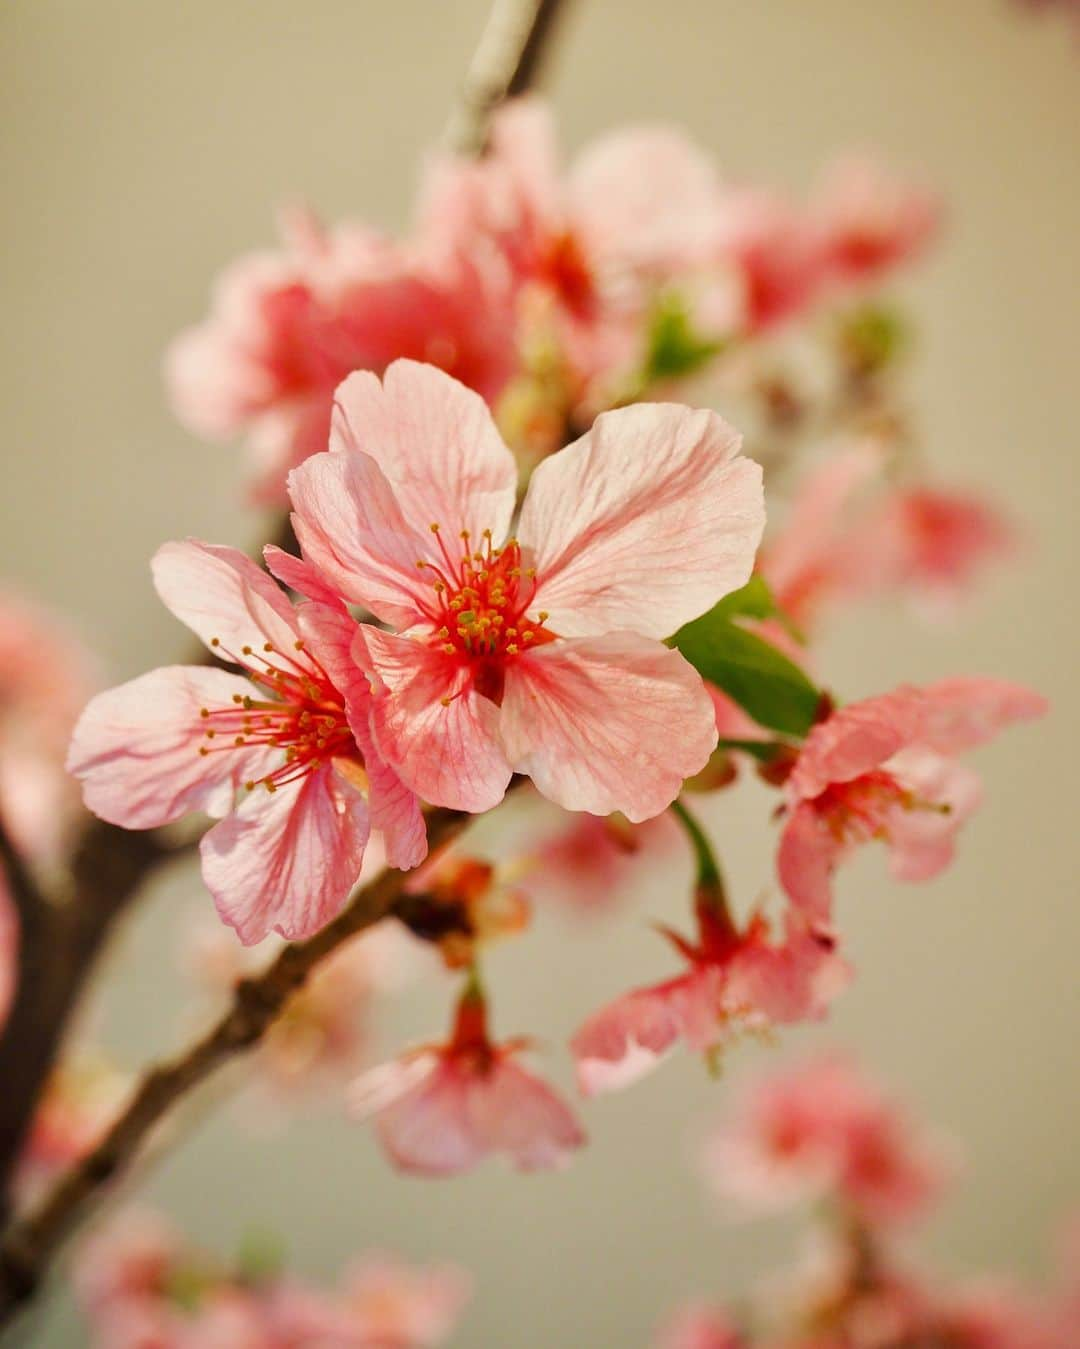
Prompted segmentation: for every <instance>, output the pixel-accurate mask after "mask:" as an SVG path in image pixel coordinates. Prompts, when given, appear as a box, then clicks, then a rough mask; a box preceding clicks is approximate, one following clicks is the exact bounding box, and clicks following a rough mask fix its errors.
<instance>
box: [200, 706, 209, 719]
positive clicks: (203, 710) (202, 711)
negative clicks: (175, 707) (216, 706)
mask: <svg viewBox="0 0 1080 1349" xmlns="http://www.w3.org/2000/svg"><path fill="white" fill-rule="evenodd" d="M209 715H210V709H209V708H208V707H200V708H199V716H200V717H208V716H209Z"/></svg>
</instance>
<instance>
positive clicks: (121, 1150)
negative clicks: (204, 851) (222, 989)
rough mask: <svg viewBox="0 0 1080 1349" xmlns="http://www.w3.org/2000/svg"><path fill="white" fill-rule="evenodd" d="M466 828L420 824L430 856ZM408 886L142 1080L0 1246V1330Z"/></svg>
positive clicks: (442, 822) (432, 819)
mask: <svg viewBox="0 0 1080 1349" xmlns="http://www.w3.org/2000/svg"><path fill="white" fill-rule="evenodd" d="M470 819H471V816H469V815H465V814H463V813H461V812H458V811H451V810H435V811H432V812H431V813H430V814H429V815H428V820H427V826H428V839H429V842H430V845H431V848H432V850H435V849H437V848H439V847H441V846H442V845H443V844H446V843H449V842H450V841H451V840H452V839H454V838H456V837H457V835H458V834H460V833H461V831H462V830H463V829H464V828H465V826H466V824H468V822H469V820H470ZM406 881H407V876H406V874H405V873H404V872H401V871H389V870H388V871H384V872H382V873H381V874H380V875H379V876H377V877H376V878H375V880H373V881H371V882H369V883H368V884H367V885H364V886H362V887H361V888H360V889H359V890H357V892H356V893H355V894H354V896H353V898H352V899H351V901H350V902H349V904H348V906H347V907H346V908H345V909H344V910H343V911H342V912H341V913H340V914H339V915H338V917H337V918H335V919H334V921H333V922H331V923H329V924H328V925H327V926H326V927H324V928H322V930H321V931H319V932H317V933H316V934H315V935H314V936H313V937H309V938H308V940H307V941H303V942H294V943H292V944H291V945H289V946H286V947H285V948H284V950H283V951H281V953H280V954H279V955H278V956H277V957H276V959H275V960H273V961H272V962H271V964H270V965H269V966H268V967H267V968H266V969H265V970H264V971H263V973H262V974H260V975H256V976H254V977H252V978H247V979H241V980H240V981H239V982H238V983H237V985H236V989H235V993H234V996H233V1003H232V1006H231V1007H230V1009H229V1011H228V1012H227V1013H226V1014H225V1015H224V1016H223V1017H222V1018H221V1020H220V1021H218V1023H217V1024H216V1025H215V1026H213V1027H212V1029H211V1030H209V1031H208V1032H207V1033H206V1034H205V1035H203V1036H202V1038H201V1039H199V1040H197V1041H196V1042H195V1043H194V1044H193V1045H191V1046H190V1048H188V1049H186V1050H184V1051H183V1052H182V1053H180V1054H179V1055H177V1056H176V1057H175V1058H172V1059H169V1060H167V1061H165V1062H163V1063H159V1064H157V1065H156V1066H155V1067H153V1068H151V1069H149V1071H147V1072H146V1073H145V1074H144V1076H143V1078H142V1080H141V1082H140V1083H139V1085H138V1087H137V1088H136V1089H135V1092H134V1094H133V1096H132V1097H131V1100H130V1102H129V1103H128V1105H127V1107H126V1108H125V1109H124V1111H123V1112H122V1113H121V1115H120V1116H119V1118H118V1119H117V1120H116V1122H115V1123H114V1124H113V1126H112V1128H111V1129H109V1131H108V1133H107V1134H106V1135H105V1137H104V1138H103V1139H102V1140H101V1142H100V1143H99V1144H98V1145H97V1147H95V1148H94V1149H93V1151H92V1152H90V1153H89V1154H88V1155H87V1156H86V1157H85V1158H84V1159H83V1160H82V1161H81V1162H79V1163H77V1164H76V1165H75V1166H74V1167H73V1168H72V1169H71V1170H70V1171H69V1172H68V1173H67V1174H66V1175H64V1176H63V1177H62V1178H61V1179H60V1180H59V1181H58V1182H57V1184H56V1185H55V1187H54V1188H53V1189H52V1191H51V1192H50V1193H49V1194H48V1195H47V1196H46V1198H45V1199H44V1201H43V1202H42V1203H41V1204H40V1205H39V1206H38V1207H37V1208H35V1209H34V1210H33V1211H31V1212H30V1213H29V1214H27V1215H26V1216H25V1217H23V1218H21V1219H18V1220H16V1221H15V1222H14V1223H13V1224H12V1225H11V1226H10V1227H9V1228H8V1230H7V1232H6V1233H5V1234H4V1236H3V1238H2V1239H0V1327H3V1326H4V1325H6V1324H7V1323H8V1322H9V1321H10V1320H11V1318H12V1317H13V1316H14V1314H15V1312H16V1311H17V1309H18V1307H19V1306H20V1304H21V1303H23V1302H24V1301H26V1299H28V1298H29V1297H30V1296H31V1295H32V1293H33V1291H34V1289H35V1288H36V1287H37V1285H38V1283H39V1282H40V1280H41V1277H42V1275H43V1274H44V1272H45V1271H46V1269H47V1268H48V1265H49V1261H50V1260H51V1258H52V1257H53V1255H54V1254H55V1253H56V1251H57V1249H58V1248H59V1246H60V1244H61V1243H62V1241H63V1240H64V1238H65V1236H66V1235H67V1234H68V1232H69V1231H70V1230H71V1229H72V1228H73V1227H74V1226H75V1225H76V1223H77V1222H78V1221H79V1219H80V1218H82V1217H84V1216H85V1215H86V1213H87V1212H88V1211H89V1210H90V1209H91V1208H92V1207H93V1205H94V1203H95V1201H96V1200H99V1199H100V1198H101V1196H102V1193H103V1191H104V1189H105V1186H106V1183H107V1182H108V1181H109V1180H110V1179H111V1178H112V1177H114V1176H115V1175H117V1174H118V1173H119V1172H122V1171H125V1170H126V1169H127V1168H128V1167H129V1166H130V1165H131V1164H132V1163H133V1162H134V1160H135V1159H136V1157H137V1156H138V1154H139V1152H140V1149H141V1147H142V1145H143V1143H144V1142H145V1141H146V1139H147V1136H148V1135H149V1134H150V1133H151V1132H152V1130H153V1129H154V1128H155V1126H156V1125H157V1124H158V1123H159V1122H160V1121H161V1120H162V1119H163V1118H164V1117H165V1115H167V1114H168V1113H169V1112H170V1111H171V1110H172V1109H173V1108H174V1107H175V1106H177V1105H178V1104H179V1103H180V1102H181V1101H182V1100H183V1099H184V1098H185V1097H186V1096H187V1095H188V1094H189V1093H190V1092H192V1091H193V1090H194V1089H195V1088H196V1087H198V1086H200V1085H201V1084H202V1083H203V1082H205V1081H206V1080H207V1079H208V1078H209V1077H211V1076H212V1075H213V1074H214V1073H216V1072H217V1071H218V1070H219V1069H220V1068H222V1067H224V1065H225V1064H226V1063H228V1062H229V1061H230V1060H232V1059H234V1058H236V1057H237V1056H238V1055H241V1054H244V1053H246V1052H247V1051H248V1050H250V1049H251V1048H252V1047H253V1046H254V1045H256V1044H258V1042H259V1040H260V1039H261V1038H262V1037H263V1035H264V1034H265V1033H266V1031H267V1029H268V1028H269V1027H270V1025H271V1024H272V1023H273V1021H274V1019H275V1018H276V1017H277V1015H278V1013H279V1012H280V1011H281V1010H282V1008H283V1007H284V1006H285V1003H286V1002H287V1001H288V1000H289V998H290V997H291V996H292V995H293V993H295V992H296V990H297V989H298V988H299V987H300V986H301V985H302V984H303V983H304V981H305V980H306V979H307V978H308V976H309V975H310V974H311V972H312V971H313V970H314V969H315V968H316V967H317V966H318V965H319V964H320V962H321V961H323V960H325V959H326V957H327V956H329V955H330V954H331V952H333V951H335V950H336V949H337V948H338V947H339V946H340V945H341V944H342V943H343V942H345V941H347V940H348V939H349V938H350V937H353V936H355V935H356V934H357V933H358V932H362V931H363V930H364V929H365V928H368V927H371V926H372V925H373V924H374V923H377V922H378V921H379V919H380V918H384V917H385V916H386V915H387V914H388V913H389V912H390V910H391V909H392V907H393V905H394V902H395V900H396V899H397V898H398V896H399V895H400V894H401V892H402V889H403V887H404V886H405V884H406Z"/></svg>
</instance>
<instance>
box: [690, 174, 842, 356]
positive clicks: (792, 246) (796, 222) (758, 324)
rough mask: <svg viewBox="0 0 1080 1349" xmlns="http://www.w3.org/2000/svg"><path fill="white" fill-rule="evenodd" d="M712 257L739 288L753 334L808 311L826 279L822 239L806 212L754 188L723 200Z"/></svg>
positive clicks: (731, 192)
mask: <svg viewBox="0 0 1080 1349" xmlns="http://www.w3.org/2000/svg"><path fill="white" fill-rule="evenodd" d="M716 253H717V259H718V261H720V262H722V263H724V264H726V265H727V266H730V267H732V268H734V270H735V274H736V275H737V276H738V278H739V280H740V282H741V285H742V290H743V311H744V322H745V324H746V327H747V328H748V330H749V331H750V332H751V333H760V332H764V331H766V330H768V329H771V328H773V327H775V326H776V325H777V324H779V323H781V322H783V321H784V320H787V319H792V318H795V317H797V316H798V315H799V314H800V313H801V312H803V311H805V310H806V309H807V308H809V307H810V306H811V305H812V304H814V303H815V302H816V301H817V299H818V296H819V294H820V290H821V286H822V284H823V282H824V279H825V275H826V267H825V257H824V252H823V249H822V244H821V239H820V236H819V235H818V233H817V231H816V230H815V229H814V228H813V227H812V225H811V223H810V222H809V221H808V220H807V217H806V214H805V212H804V211H802V210H801V209H800V208H799V207H797V206H796V205H794V204H793V203H791V202H789V201H788V200H787V199H786V198H784V197H781V196H778V195H776V194H774V193H770V192H764V191H761V190H760V189H758V188H750V187H740V188H732V189H730V190H729V191H728V192H726V193H725V194H724V197H723V200H722V206H721V214H720V227H719V230H718V233H717V244H716Z"/></svg>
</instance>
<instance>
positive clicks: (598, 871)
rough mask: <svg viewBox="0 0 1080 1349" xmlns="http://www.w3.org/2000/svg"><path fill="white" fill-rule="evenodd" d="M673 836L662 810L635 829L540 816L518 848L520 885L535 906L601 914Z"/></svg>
mask: <svg viewBox="0 0 1080 1349" xmlns="http://www.w3.org/2000/svg"><path fill="white" fill-rule="evenodd" d="M706 687H708V686H706ZM710 691H711V690H710ZM678 836H679V834H678V829H677V827H676V825H675V824H674V822H673V821H672V819H671V818H670V816H669V815H668V813H667V812H666V811H665V812H664V813H663V814H662V815H657V816H655V817H654V818H653V819H651V820H645V821H644V822H643V823H641V824H631V823H630V821H629V820H627V819H625V818H624V817H623V816H621V815H608V816H605V817H601V816H597V815H573V816H570V817H569V818H568V817H567V816H565V815H560V818H559V820H558V821H557V822H556V823H554V824H552V823H551V822H550V821H549V820H547V817H546V816H544V817H542V820H541V822H539V823H538V824H537V825H536V826H535V827H534V828H533V829H530V831H529V835H528V839H527V841H526V842H525V843H524V844H523V845H522V847H523V852H524V861H523V871H524V874H523V877H522V886H523V888H524V889H525V890H526V891H527V892H528V893H529V894H530V895H531V896H532V897H533V898H534V899H535V900H536V901H537V902H538V903H542V904H543V903H552V902H554V903H557V904H561V905H563V906H565V907H566V908H567V909H569V910H570V911H571V912H573V913H575V914H577V915H581V916H590V917H591V916H594V915H597V914H600V913H606V912H609V911H610V910H611V909H612V908H613V907H615V906H616V905H618V904H619V903H620V901H621V900H622V899H623V898H625V895H626V891H627V888H628V887H629V886H630V885H631V884H632V882H633V879H634V877H635V876H636V875H638V874H640V873H641V872H643V871H645V870H647V869H648V867H649V866H650V864H653V863H656V862H658V861H660V860H661V859H663V858H665V857H666V856H667V855H668V854H669V853H670V852H671V848H672V845H673V844H674V843H675V841H676V840H677V839H678Z"/></svg>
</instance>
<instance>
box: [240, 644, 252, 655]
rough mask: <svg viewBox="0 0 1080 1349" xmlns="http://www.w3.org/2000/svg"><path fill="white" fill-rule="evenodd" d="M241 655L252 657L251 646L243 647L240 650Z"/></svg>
mask: <svg viewBox="0 0 1080 1349" xmlns="http://www.w3.org/2000/svg"><path fill="white" fill-rule="evenodd" d="M240 654H241V655H242V656H250V655H251V647H250V646H242V647H241V648H240Z"/></svg>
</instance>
